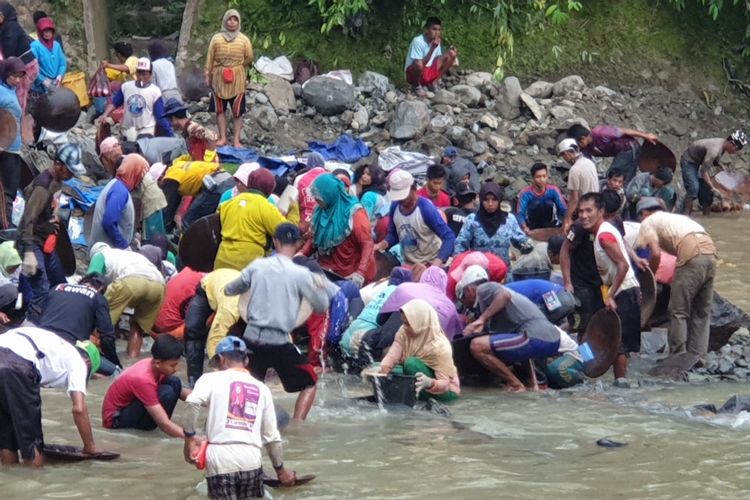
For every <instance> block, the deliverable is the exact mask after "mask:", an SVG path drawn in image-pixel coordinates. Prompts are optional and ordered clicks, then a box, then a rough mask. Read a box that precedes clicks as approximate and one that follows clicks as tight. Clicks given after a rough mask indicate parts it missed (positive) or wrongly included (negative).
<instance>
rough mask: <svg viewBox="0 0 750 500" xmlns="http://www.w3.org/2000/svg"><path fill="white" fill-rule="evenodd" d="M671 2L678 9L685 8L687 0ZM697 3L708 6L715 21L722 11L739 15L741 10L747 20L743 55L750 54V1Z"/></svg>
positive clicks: (719, 0) (718, 0) (707, 0)
mask: <svg viewBox="0 0 750 500" xmlns="http://www.w3.org/2000/svg"><path fill="white" fill-rule="evenodd" d="M670 3H671V4H672V5H674V7H675V8H676V9H677V10H684V9H685V0H670ZM696 3H697V4H698V5H700V6H702V7H704V8H706V11H707V13H708V15H709V16H710V17H711V19H713V20H714V21H717V20H718V19H719V15H721V13H722V12H724V13H725V15H737V14H739V13H740V12H741V14H742V16H743V18H744V19H745V20H746V22H747V26H746V27H745V34H744V41H743V44H744V45H745V47H744V48H743V50H742V55H744V56H750V47H748V44H749V43H750V1H748V0H730V1H725V0H696Z"/></svg>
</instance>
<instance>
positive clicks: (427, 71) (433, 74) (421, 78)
mask: <svg viewBox="0 0 750 500" xmlns="http://www.w3.org/2000/svg"><path fill="white" fill-rule="evenodd" d="M442 39H443V23H442V22H441V21H440V19H438V18H437V17H430V18H429V19H427V22H425V25H424V33H423V34H421V35H417V36H415V37H414V39H413V40H412V41H411V45H409V52H408V53H407V55H406V65H405V66H404V69H405V70H406V81H408V82H409V84H411V86H412V88H414V90H415V91H416V92H417V93H418V94H424V89H423V87H424V86H433V85H435V84H436V83H437V82H438V80H440V77H442V76H443V75H444V74H445V73H446V72H447V71H448V70H449V69H450V68H451V67H453V66H455V65H456V62H457V60H458V50H457V49H456V47H453V46H451V47H450V48H449V49H448V52H447V53H445V54H443V46H442V45H441V44H442Z"/></svg>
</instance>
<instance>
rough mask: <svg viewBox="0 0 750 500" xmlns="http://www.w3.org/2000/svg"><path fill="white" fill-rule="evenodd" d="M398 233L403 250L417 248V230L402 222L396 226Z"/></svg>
mask: <svg viewBox="0 0 750 500" xmlns="http://www.w3.org/2000/svg"><path fill="white" fill-rule="evenodd" d="M398 235H399V240H400V241H401V248H402V249H403V250H406V251H409V250H416V249H417V243H418V241H417V232H416V231H415V230H414V227H413V226H412V225H411V224H402V225H401V226H400V227H399V228H398Z"/></svg>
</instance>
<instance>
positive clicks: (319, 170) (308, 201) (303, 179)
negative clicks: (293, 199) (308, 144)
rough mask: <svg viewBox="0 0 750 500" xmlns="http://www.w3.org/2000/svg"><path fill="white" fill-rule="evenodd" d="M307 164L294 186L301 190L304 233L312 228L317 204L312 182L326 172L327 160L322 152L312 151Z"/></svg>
mask: <svg viewBox="0 0 750 500" xmlns="http://www.w3.org/2000/svg"><path fill="white" fill-rule="evenodd" d="M305 165H306V167H307V171H305V172H303V173H301V174H299V175H298V176H297V177H296V178H295V179H294V187H296V188H297V191H298V192H299V211H300V213H299V216H300V230H301V231H302V234H306V233H307V232H308V230H309V229H310V221H311V220H312V216H313V211H314V210H315V207H316V206H317V202H316V201H315V197H314V196H313V195H312V184H313V182H315V179H317V178H318V177H320V176H321V175H323V174H325V173H326V161H325V158H323V155H321V154H320V153H310V155H308V157H307V163H306V164H305Z"/></svg>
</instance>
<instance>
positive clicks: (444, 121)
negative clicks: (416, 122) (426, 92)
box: [430, 115, 455, 134]
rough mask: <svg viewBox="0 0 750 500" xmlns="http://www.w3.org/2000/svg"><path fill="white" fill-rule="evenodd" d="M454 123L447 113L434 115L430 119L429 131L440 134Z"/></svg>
mask: <svg viewBox="0 0 750 500" xmlns="http://www.w3.org/2000/svg"><path fill="white" fill-rule="evenodd" d="M454 123H455V122H454V120H453V118H452V117H450V116H448V115H436V116H435V117H434V118H433V119H432V120H431V121H430V131H432V132H435V133H438V134H442V133H443V132H445V131H446V130H448V128H450V127H452V126H453V124H454Z"/></svg>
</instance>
